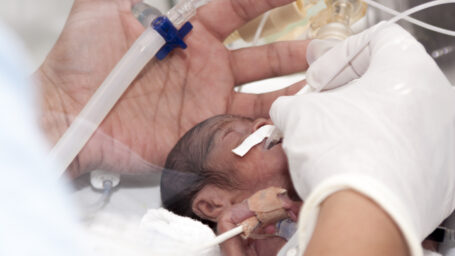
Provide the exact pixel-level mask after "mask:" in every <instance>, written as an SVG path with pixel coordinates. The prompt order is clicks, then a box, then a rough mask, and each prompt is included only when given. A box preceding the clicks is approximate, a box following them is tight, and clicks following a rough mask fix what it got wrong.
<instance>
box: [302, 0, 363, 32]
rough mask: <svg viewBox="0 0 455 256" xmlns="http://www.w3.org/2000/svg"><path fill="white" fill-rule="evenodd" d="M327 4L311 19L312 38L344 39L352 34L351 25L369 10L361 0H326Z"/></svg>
mask: <svg viewBox="0 0 455 256" xmlns="http://www.w3.org/2000/svg"><path fill="white" fill-rule="evenodd" d="M310 2H311V1H310ZM325 4H326V6H327V7H326V8H325V9H324V10H322V11H321V12H320V13H319V14H318V15H317V16H314V17H313V18H311V20H310V24H311V25H310V31H309V37H310V38H319V39H338V40H343V39H345V38H346V37H348V36H350V35H351V34H352V31H351V25H352V24H354V23H355V22H356V21H358V20H360V19H361V18H362V17H363V16H364V15H365V13H366V10H367V5H366V4H365V3H364V2H362V1H359V0H325Z"/></svg>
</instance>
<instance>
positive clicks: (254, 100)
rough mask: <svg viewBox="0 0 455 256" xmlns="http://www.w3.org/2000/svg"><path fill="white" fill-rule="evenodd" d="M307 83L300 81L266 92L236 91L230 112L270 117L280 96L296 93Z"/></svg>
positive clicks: (255, 116) (253, 116) (254, 116)
mask: <svg viewBox="0 0 455 256" xmlns="http://www.w3.org/2000/svg"><path fill="white" fill-rule="evenodd" d="M305 84H306V81H300V82H298V83H295V84H293V85H291V86H289V87H286V88H284V89H282V90H278V91H275V92H270V93H264V94H247V93H236V94H235V96H234V98H233V100H232V102H231V104H230V106H229V109H228V113H229V114H233V115H242V116H248V117H252V118H257V117H268V116H269V113H268V112H269V110H270V106H271V105H272V103H273V102H274V101H275V100H276V98H278V97H279V96H285V95H294V94H295V93H297V92H298V91H299V90H300V89H302V87H303V86H304V85H305Z"/></svg>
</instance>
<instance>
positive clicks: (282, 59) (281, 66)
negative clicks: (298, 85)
mask: <svg viewBox="0 0 455 256" xmlns="http://www.w3.org/2000/svg"><path fill="white" fill-rule="evenodd" d="M309 42H310V41H309V40H304V41H290V42H278V43H273V44H267V45H264V46H258V47H251V48H243V49H239V50H235V51H232V55H231V56H232V57H231V68H232V70H233V73H234V79H235V84H236V85H240V84H243V83H247V82H251V81H256V80H260V79H265V78H269V77H275V76H282V75H288V74H292V73H296V72H299V71H303V70H306V69H307V68H308V64H307V61H306V49H307V46H308V43H309Z"/></svg>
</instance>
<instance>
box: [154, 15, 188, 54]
mask: <svg viewBox="0 0 455 256" xmlns="http://www.w3.org/2000/svg"><path fill="white" fill-rule="evenodd" d="M152 27H153V29H155V30H156V31H157V32H158V33H159V34H160V35H161V36H162V37H163V39H164V40H165V41H166V44H165V45H163V47H161V49H160V50H159V51H158V53H157V54H156V55H155V56H156V57H157V58H158V59H159V60H162V59H164V58H166V56H167V55H168V54H169V53H170V52H171V51H172V50H174V49H175V48H177V47H180V48H182V49H186V44H185V42H184V41H183V38H184V37H185V36H186V35H187V34H188V33H189V32H190V31H191V30H192V29H193V25H191V23H190V22H189V21H187V22H186V23H185V24H183V26H182V27H181V28H180V30H177V28H175V27H174V24H172V22H171V21H170V20H169V19H168V18H167V17H166V16H160V17H158V18H156V19H155V20H153V22H152Z"/></svg>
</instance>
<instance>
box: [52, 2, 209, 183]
mask: <svg viewBox="0 0 455 256" xmlns="http://www.w3.org/2000/svg"><path fill="white" fill-rule="evenodd" d="M208 2H209V1H208V0H187V1H181V2H180V3H179V4H177V5H176V6H174V8H172V9H171V10H169V11H168V13H167V16H168V18H169V20H170V21H171V22H172V23H173V24H174V26H176V27H179V26H180V25H182V24H183V23H184V22H186V21H187V20H189V19H190V18H191V17H192V16H193V15H194V14H195V13H196V6H197V7H199V6H202V5H204V4H206V3H208ZM164 44H165V41H164V39H163V38H162V37H161V35H160V34H159V33H158V32H156V31H155V30H154V29H153V28H152V27H150V26H149V27H148V28H147V29H146V30H145V31H144V33H142V35H141V36H140V37H139V38H138V39H137V40H136V41H135V42H134V44H133V45H132V46H131V48H130V49H129V50H128V52H127V53H126V54H125V55H124V56H123V57H122V59H120V61H119V62H118V63H117V65H116V66H115V67H114V69H113V70H112V71H111V73H110V74H109V75H108V76H107V78H106V79H105V80H104V82H103V83H102V84H101V86H100V87H99V88H98V89H97V90H96V92H95V93H94V94H93V96H92V97H91V98H90V100H89V101H88V103H87V104H86V105H85V107H84V108H83V109H82V111H81V112H80V113H79V115H78V116H77V117H76V119H75V120H74V121H73V122H72V123H71V125H70V127H69V128H68V129H67V130H66V131H65V133H64V134H63V135H62V137H61V138H60V140H59V141H58V142H57V144H56V145H55V146H54V148H53V149H52V150H51V152H50V154H49V156H48V157H49V158H50V161H53V162H55V163H56V164H57V171H58V173H57V175H58V176H60V175H62V174H63V172H64V171H65V170H66V168H67V167H68V166H69V165H70V163H71V162H72V161H73V160H74V158H75V157H76V155H77V154H78V153H79V152H80V151H81V150H82V148H83V147H84V145H85V144H86V143H87V141H88V140H89V139H90V137H91V136H92V135H93V133H94V132H95V130H96V129H97V128H98V126H99V125H100V124H101V122H102V121H103V120H104V118H105V117H106V116H107V114H108V113H109V112H110V111H111V109H112V108H113V107H114V105H115V103H116V102H117V101H118V100H119V98H120V96H122V94H123V93H124V92H125V90H126V89H127V88H128V86H129V85H130V84H131V82H132V81H133V80H134V78H136V76H137V75H138V74H139V72H140V71H141V70H142V68H143V67H144V66H145V65H146V64H147V63H148V62H149V61H150V60H151V59H152V58H153V57H154V56H155V54H156V53H157V52H158V50H159V49H160V48H161V47H162V46H163V45H164Z"/></svg>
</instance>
